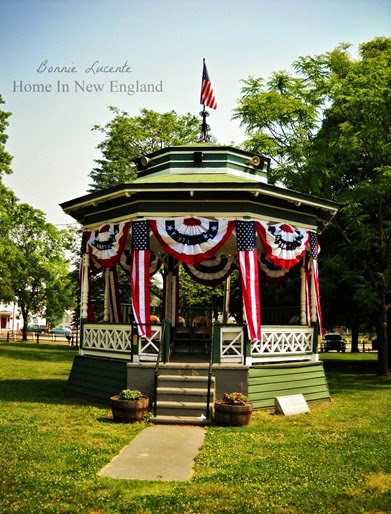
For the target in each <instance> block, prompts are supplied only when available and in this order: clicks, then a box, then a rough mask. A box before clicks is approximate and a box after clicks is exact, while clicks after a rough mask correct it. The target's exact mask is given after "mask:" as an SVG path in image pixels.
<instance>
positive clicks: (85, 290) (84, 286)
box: [80, 253, 90, 320]
mask: <svg viewBox="0 0 391 514" xmlns="http://www.w3.org/2000/svg"><path fill="white" fill-rule="evenodd" d="M81 266H82V273H81V284H80V289H81V298H80V319H81V320H82V319H84V320H87V319H88V297H89V294H90V291H89V289H90V285H89V276H88V274H89V269H90V254H89V253H83V255H82V262H81Z"/></svg>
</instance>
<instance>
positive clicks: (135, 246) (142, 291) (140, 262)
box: [130, 220, 151, 337]
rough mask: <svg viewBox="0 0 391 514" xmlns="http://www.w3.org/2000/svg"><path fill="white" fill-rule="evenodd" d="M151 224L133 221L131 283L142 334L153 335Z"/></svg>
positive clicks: (136, 315) (134, 310) (135, 311)
mask: <svg viewBox="0 0 391 514" xmlns="http://www.w3.org/2000/svg"><path fill="white" fill-rule="evenodd" d="M149 253H150V251H149V225H148V221H147V220H143V221H133V222H132V264H131V274H130V283H131V289H132V306H133V315H134V319H135V321H136V323H138V324H139V325H138V333H139V335H140V336H146V337H150V336H151V327H150V325H149V322H150V289H149ZM146 323H148V325H146Z"/></svg>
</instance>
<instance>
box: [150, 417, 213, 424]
mask: <svg viewBox="0 0 391 514" xmlns="http://www.w3.org/2000/svg"><path fill="white" fill-rule="evenodd" d="M151 422H152V423H156V424H160V425H198V426H208V425H210V424H211V420H210V419H203V418H202V419H201V418H196V417H194V416H163V415H159V416H153V417H152V418H151Z"/></svg>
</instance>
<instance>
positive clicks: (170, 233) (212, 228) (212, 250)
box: [150, 217, 234, 265]
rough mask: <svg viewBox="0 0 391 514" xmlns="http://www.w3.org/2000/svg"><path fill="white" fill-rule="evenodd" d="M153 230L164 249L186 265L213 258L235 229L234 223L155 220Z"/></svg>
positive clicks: (203, 219)
mask: <svg viewBox="0 0 391 514" xmlns="http://www.w3.org/2000/svg"><path fill="white" fill-rule="evenodd" d="M150 226H151V228H152V231H153V233H154V235H155V237H156V239H157V240H158V241H159V243H160V244H161V245H162V247H163V248H164V250H165V251H166V252H167V253H168V254H169V255H171V256H172V257H175V258H176V259H178V260H179V261H181V262H185V263H186V264H193V265H194V264H199V263H200V262H202V261H205V260H206V259H209V258H211V257H213V256H214V255H215V254H216V253H217V252H218V250H219V249H220V248H221V247H222V246H223V244H224V243H225V242H226V240H227V239H228V237H229V236H230V235H231V233H232V231H233V229H234V222H233V221H227V220H209V219H206V218H198V217H191V218H172V219H157V220H151V221H150Z"/></svg>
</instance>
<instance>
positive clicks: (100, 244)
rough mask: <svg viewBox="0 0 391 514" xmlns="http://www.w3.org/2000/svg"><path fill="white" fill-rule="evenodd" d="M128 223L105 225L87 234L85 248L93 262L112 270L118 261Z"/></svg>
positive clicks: (126, 233)
mask: <svg viewBox="0 0 391 514" xmlns="http://www.w3.org/2000/svg"><path fill="white" fill-rule="evenodd" d="M129 227H130V223H129V222H126V223H106V224H105V225H103V226H102V227H100V228H98V229H97V230H95V231H94V232H92V231H91V232H89V238H88V240H87V246H88V250H89V252H90V254H91V255H92V256H93V259H94V261H95V262H97V263H99V264H100V265H101V266H103V267H104V268H112V267H113V266H115V265H116V264H117V262H118V261H119V259H120V257H121V255H122V252H123V251H124V246H125V242H126V237H127V235H128V232H129Z"/></svg>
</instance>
